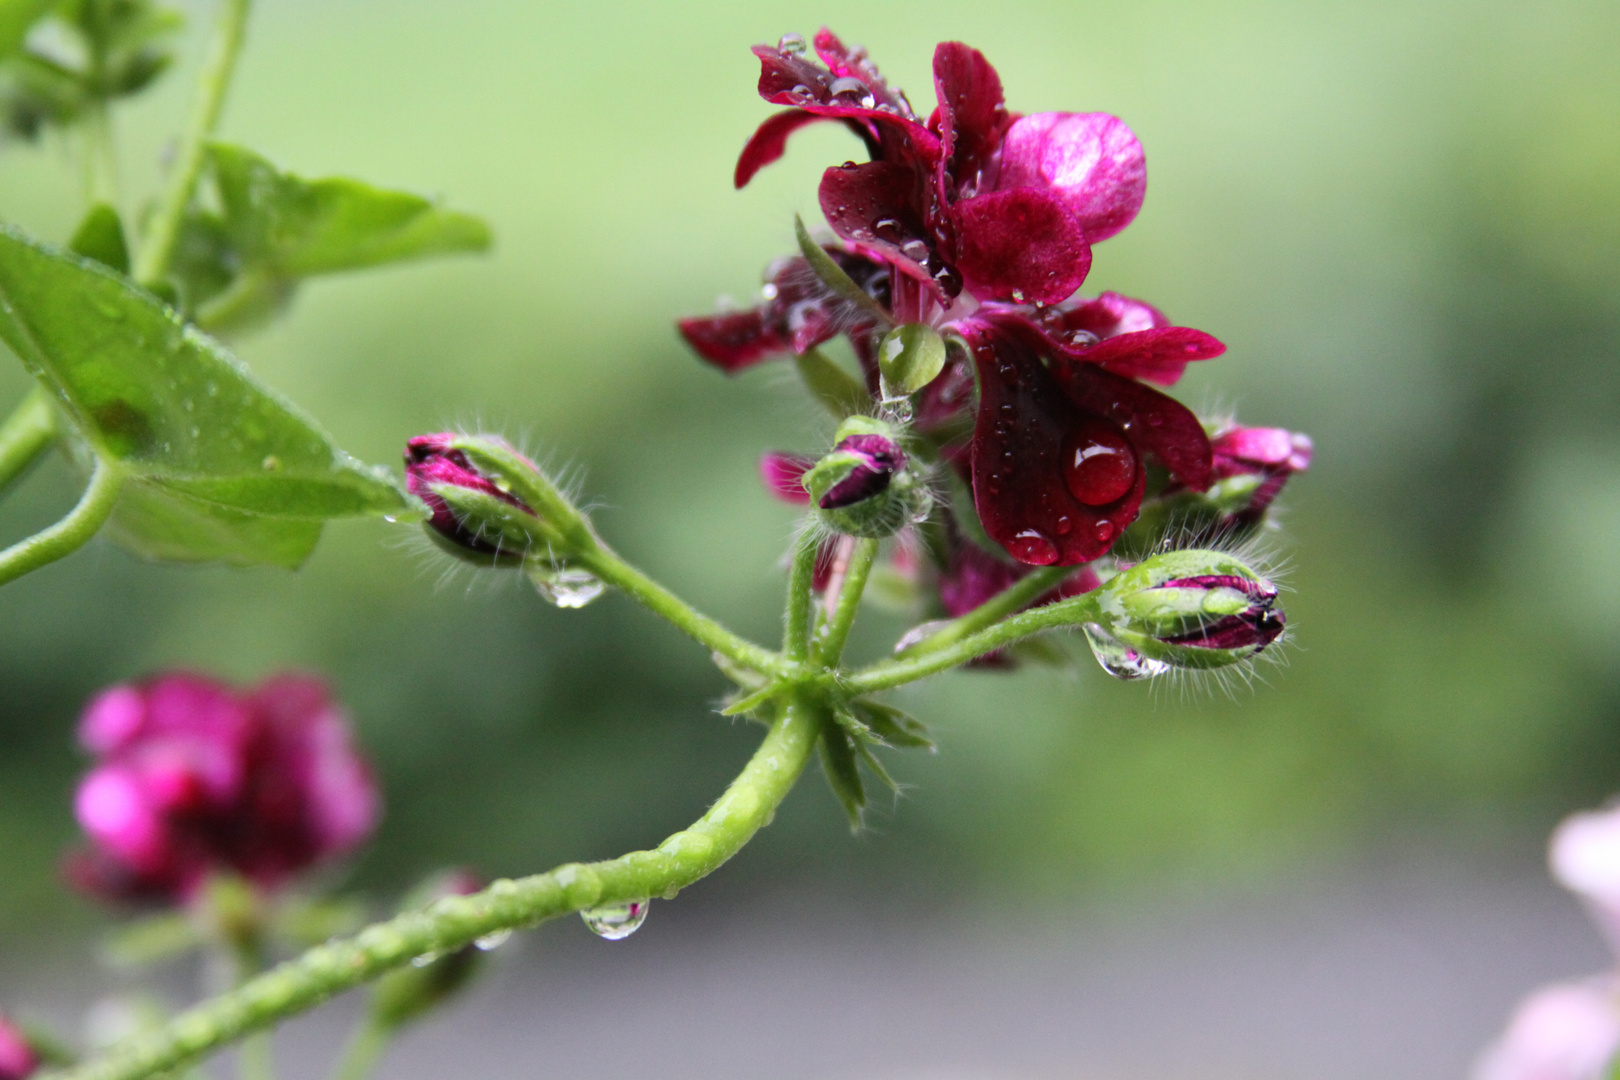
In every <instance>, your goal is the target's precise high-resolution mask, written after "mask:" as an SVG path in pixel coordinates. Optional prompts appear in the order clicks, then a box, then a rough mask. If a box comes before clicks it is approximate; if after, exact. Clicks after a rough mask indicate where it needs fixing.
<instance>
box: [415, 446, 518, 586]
mask: <svg viewBox="0 0 1620 1080" xmlns="http://www.w3.org/2000/svg"><path fill="white" fill-rule="evenodd" d="M474 444H483V445H482V446H481V447H478V448H479V449H484V450H486V451H487V450H490V449H499V450H501V451H504V452H506V453H508V454H510V455H511V456H512V457H514V458H519V460H521V461H522V462H523V463H524V464H526V465H528V467H529V468H530V469H533V470H534V471H535V472H536V473H538V471H539V470H538V469H537V468H535V466H534V464H533V463H532V462H529V461H528V460H527V459H526V458H521V456H520V455H518V454H517V453H516V452H515V451H513V450H511V448H510V447H508V446H507V445H506V444H505V443H504V442H502V441H501V440H499V439H493V438H488V437H481V436H465V435H453V434H449V433H443V434H438V435H418V436H416V437H415V438H413V439H411V440H410V441H409V442H407V443H406V444H405V477H406V486H407V487H408V488H409V489H410V492H411V494H412V495H415V496H416V497H417V498H419V499H421V500H422V501H423V502H424V503H426V504H427V508H428V511H429V513H430V515H431V516H430V517H429V518H428V520H427V522H426V527H427V530H428V536H430V537H432V538H433V540H434V541H435V542H437V543H438V544H439V546H440V547H442V548H444V549H445V550H446V551H448V552H450V553H451V554H452V555H455V556H458V557H459V558H463V559H466V560H467V561H468V562H474V563H478V564H479V565H483V566H519V565H521V564H522V563H523V559H524V557H525V555H527V553H528V551H529V549H530V548H531V547H533V546H534V542H535V537H536V535H537V534H538V533H539V531H540V520H539V516H538V515H537V514H536V513H535V511H534V509H533V508H532V507H530V506H529V504H527V503H525V502H524V501H523V500H522V499H521V498H519V497H518V496H517V495H515V494H514V493H513V485H512V484H511V482H510V479H509V478H508V477H507V476H506V475H504V474H501V473H495V474H493V475H492V474H491V473H490V472H488V471H486V470H483V469H480V468H479V467H478V465H477V464H475V463H474V455H472V454H469V453H468V450H469V449H470V448H472V447H473V446H474Z"/></svg>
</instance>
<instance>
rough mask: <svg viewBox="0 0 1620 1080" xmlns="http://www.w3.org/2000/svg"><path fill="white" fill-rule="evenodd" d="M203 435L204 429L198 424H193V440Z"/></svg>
mask: <svg viewBox="0 0 1620 1080" xmlns="http://www.w3.org/2000/svg"><path fill="white" fill-rule="evenodd" d="M201 434H202V428H200V427H198V426H197V425H196V424H192V425H191V437H192V438H193V439H195V438H196V437H197V436H199V435H201Z"/></svg>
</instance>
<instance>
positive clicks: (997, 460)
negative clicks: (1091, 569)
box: [960, 324, 1146, 566]
mask: <svg viewBox="0 0 1620 1080" xmlns="http://www.w3.org/2000/svg"><path fill="white" fill-rule="evenodd" d="M960 329H962V330H963V332H964V336H967V337H968V340H969V342H970V344H971V346H972V350H973V359H974V363H975V364H976V365H977V367H978V371H979V413H978V418H977V421H976V423H975V425H974V431H973V499H974V505H975V507H976V508H977V509H978V512H979V520H980V521H981V522H982V523H983V525H984V529H985V532H986V533H987V534H989V536H990V538H991V539H993V540H995V541H996V542H997V543H998V544H1000V545H1001V546H1002V547H1004V548H1006V549H1007V551H1008V552H1009V553H1011V554H1012V556H1013V558H1015V559H1017V560H1019V561H1020V562H1026V563H1033V564H1035V565H1037V566H1045V565H1052V564H1057V565H1063V566H1072V565H1075V564H1077V563H1083V562H1090V561H1091V560H1092V559H1095V558H1097V557H1098V556H1099V555H1102V554H1103V553H1105V552H1106V551H1107V550H1108V548H1109V546H1110V545H1111V544H1112V543H1113V542H1114V538H1115V537H1117V536H1118V535H1119V533H1120V531H1121V530H1122V529H1124V528H1125V527H1126V526H1127V525H1129V524H1130V523H1131V522H1132V521H1133V520H1135V518H1136V513H1137V508H1138V507H1139V506H1140V505H1141V502H1142V492H1143V489H1144V486H1145V483H1146V470H1145V469H1143V468H1142V464H1141V462H1140V461H1139V460H1138V458H1137V456H1136V453H1135V451H1134V449H1133V448H1132V446H1131V443H1130V441H1129V439H1128V438H1127V437H1126V434H1125V432H1124V431H1123V430H1122V429H1121V428H1120V426H1119V425H1118V424H1116V423H1114V422H1113V421H1111V420H1109V419H1107V418H1106V417H1104V416H1101V415H1097V414H1095V413H1089V412H1086V411H1085V410H1083V409H1081V408H1080V407H1078V406H1076V404H1075V403H1074V402H1073V401H1072V400H1071V399H1070V397H1069V396H1068V395H1067V394H1065V393H1064V391H1063V389H1062V388H1061V387H1060V386H1059V385H1058V383H1057V381H1056V380H1055V379H1054V378H1053V377H1052V375H1051V373H1050V372H1048V371H1047V369H1046V367H1045V366H1044V365H1043V364H1042V363H1041V362H1040V359H1039V358H1038V357H1037V356H1036V355H1035V353H1034V352H1033V351H1031V350H1030V349H1029V348H1028V347H1026V346H1025V345H1024V344H1023V343H1022V342H1020V341H1018V340H1017V339H1016V338H1014V337H1012V336H1010V335H1005V334H999V333H995V332H993V330H992V329H991V327H990V326H989V325H988V324H981V325H980V326H974V325H972V324H966V325H962V326H961V327H960Z"/></svg>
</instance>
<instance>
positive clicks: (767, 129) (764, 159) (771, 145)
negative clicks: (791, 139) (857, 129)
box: [732, 109, 829, 188]
mask: <svg viewBox="0 0 1620 1080" xmlns="http://www.w3.org/2000/svg"><path fill="white" fill-rule="evenodd" d="M827 119H829V117H825V116H817V115H816V114H815V113H808V112H805V111H804V110H803V109H785V110H783V111H782V112H779V113H777V114H775V115H774V116H772V117H770V118H769V119H768V120H766V121H765V122H764V123H763V124H761V125H759V129H758V130H756V131H755V132H754V134H753V135H751V136H749V139H748V142H747V143H746V144H745V145H744V146H743V149H742V153H741V154H740V155H739V156H738V158H737V171H736V173H735V174H733V176H732V181H733V183H735V184H736V185H737V186H738V187H739V188H741V187H746V186H747V185H748V181H750V180H752V179H753V178H754V174H755V173H757V172H759V170H761V169H763V168H764V167H765V166H767V165H769V164H770V163H771V162H773V161H776V160H778V159H780V158H781V156H782V154H783V153H785V152H786V150H787V141H788V136H790V135H792V134H793V133H794V132H795V131H798V130H799V129H800V128H802V127H805V126H806V125H808V124H815V123H819V122H821V121H823V120H827Z"/></svg>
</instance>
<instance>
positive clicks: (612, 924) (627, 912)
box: [579, 900, 650, 941]
mask: <svg viewBox="0 0 1620 1080" xmlns="http://www.w3.org/2000/svg"><path fill="white" fill-rule="evenodd" d="M649 903H650V901H647V900H631V901H630V902H629V903H626V904H603V905H602V906H601V907H593V908H586V909H585V910H584V911H581V912H580V913H579V917H580V918H582V919H584V920H585V925H586V926H588V927H590V928H591V933H593V934H595V935H596V936H597V937H600V938H606V939H607V940H609V941H622V940H623V939H625V938H627V937H629V936H630V935H631V934H633V933H635V932H636V931H637V930H639V929H641V924H642V923H644V922H646V921H647V907H648V905H649Z"/></svg>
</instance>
